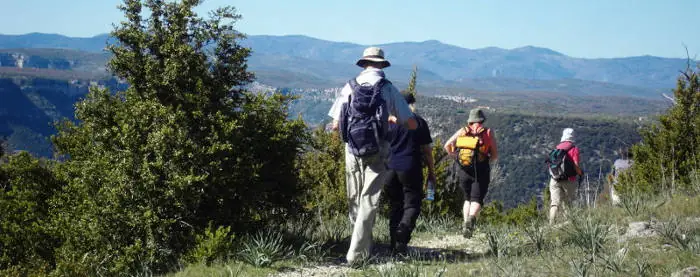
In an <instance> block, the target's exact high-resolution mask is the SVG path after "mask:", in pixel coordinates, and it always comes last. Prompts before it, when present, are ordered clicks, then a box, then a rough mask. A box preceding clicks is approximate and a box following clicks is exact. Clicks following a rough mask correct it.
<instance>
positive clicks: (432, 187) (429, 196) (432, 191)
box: [425, 180, 435, 201]
mask: <svg viewBox="0 0 700 277" xmlns="http://www.w3.org/2000/svg"><path fill="white" fill-rule="evenodd" d="M425 200H428V201H433V200H435V184H434V183H433V181H431V180H428V193H426V195H425Z"/></svg>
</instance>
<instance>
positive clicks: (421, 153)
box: [387, 92, 435, 253]
mask: <svg viewBox="0 0 700 277" xmlns="http://www.w3.org/2000/svg"><path fill="white" fill-rule="evenodd" d="M402 94H403V95H404V97H405V99H406V102H407V103H408V104H409V107H410V108H411V111H412V112H414V116H415V118H416V121H417V122H418V128H416V129H415V130H408V129H407V128H406V127H403V126H401V125H397V124H391V125H390V126H389V133H388V137H389V142H390V145H391V154H390V158H389V164H388V168H389V170H391V171H392V178H391V181H390V183H389V184H388V186H387V193H388V196H389V203H390V206H391V212H390V218H389V228H390V234H391V248H392V251H393V252H395V253H405V252H406V250H407V244H408V242H409V240H410V239H411V232H413V228H414V227H415V225H416V219H417V218H418V215H419V214H420V209H421V207H420V206H421V201H422V200H423V162H424V161H425V163H426V164H427V166H428V179H429V180H431V181H433V183H434V182H435V168H434V164H433V155H432V148H431V146H430V144H431V143H432V142H433V140H432V138H431V137H430V129H429V128H428V123H427V122H426V121H425V119H423V118H422V117H420V116H419V115H417V114H415V106H414V103H415V101H416V99H415V97H414V96H413V94H410V93H407V92H402Z"/></svg>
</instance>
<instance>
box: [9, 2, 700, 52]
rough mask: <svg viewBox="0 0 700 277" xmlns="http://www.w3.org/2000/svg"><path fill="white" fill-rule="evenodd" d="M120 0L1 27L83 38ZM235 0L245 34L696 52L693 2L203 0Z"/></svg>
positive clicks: (40, 13) (28, 13) (31, 10)
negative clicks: (686, 49)
mask: <svg viewBox="0 0 700 277" xmlns="http://www.w3.org/2000/svg"><path fill="white" fill-rule="evenodd" d="M119 3H121V1H120V0H2V3H1V4H0V6H1V7H2V15H3V16H2V17H0V33H2V34H23V33H29V32H42V33H58V34H64V35H69V36H80V37H88V36H93V35H96V34H99V33H106V32H109V31H110V30H111V29H112V27H111V26H112V23H113V22H118V21H120V20H122V15H121V13H120V12H119V11H118V10H117V9H116V6H117V5H118V4H119ZM222 5H233V6H235V7H237V8H238V11H239V13H241V14H242V15H243V20H242V21H241V22H239V23H238V29H239V30H240V31H242V32H244V33H247V34H249V35H261V34H264V35H286V34H301V35H307V36H312V37H316V38H321V39H327V40H333V41H346V42H354V43H360V44H381V43H388V42H400V41H424V40H431V39H435V40H439V41H442V42H444V43H448V44H453V45H457V46H461V47H466V48H482V47H488V46H496V47H501V48H508V49H510V48H516V47H521V46H525V45H534V46H540V47H547V48H551V49H554V50H556V51H559V52H562V53H564V54H567V55H570V56H574V57H584V58H608V57H623V56H638V55H654V56H663V57H685V49H684V48H683V45H686V46H687V47H688V50H689V52H690V54H691V56H695V57H700V36H698V35H697V34H698V31H697V22H698V20H697V19H698V14H700V1H698V0H500V1H496V0H479V1H471V0H434V1H430V2H429V1H417V0H374V1H371V0H353V1H345V0H339V1H337V0H336V1H330V0H328V1H322V0H207V1H205V3H204V4H203V5H202V6H201V7H200V8H199V11H200V12H201V14H204V12H206V11H207V10H211V9H214V8H216V7H219V6H222Z"/></svg>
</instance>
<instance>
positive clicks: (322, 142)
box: [297, 125, 348, 216]
mask: <svg viewBox="0 0 700 277" xmlns="http://www.w3.org/2000/svg"><path fill="white" fill-rule="evenodd" d="M297 167H298V169H299V181H300V182H301V186H302V187H303V191H304V195H303V197H302V199H303V200H302V201H303V202H304V208H305V209H306V210H307V211H309V212H312V213H314V214H318V215H322V216H334V215H337V214H343V213H346V212H347V210H348V199H347V197H346V184H345V143H344V142H343V141H342V140H341V139H340V136H339V135H338V134H337V133H336V132H330V133H329V132H326V131H325V129H324V128H323V125H322V126H321V127H318V128H316V129H315V130H314V131H313V132H312V134H311V137H310V139H309V140H308V143H307V145H306V147H305V149H304V151H303V153H302V154H301V156H300V158H299V160H298V163H297Z"/></svg>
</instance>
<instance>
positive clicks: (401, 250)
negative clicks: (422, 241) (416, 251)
mask: <svg viewBox="0 0 700 277" xmlns="http://www.w3.org/2000/svg"><path fill="white" fill-rule="evenodd" d="M406 253H408V245H406V244H405V243H403V242H397V243H396V247H395V248H394V254H396V255H406Z"/></svg>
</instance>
